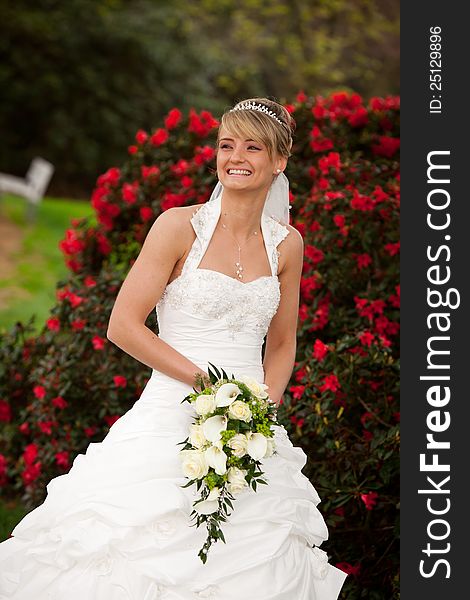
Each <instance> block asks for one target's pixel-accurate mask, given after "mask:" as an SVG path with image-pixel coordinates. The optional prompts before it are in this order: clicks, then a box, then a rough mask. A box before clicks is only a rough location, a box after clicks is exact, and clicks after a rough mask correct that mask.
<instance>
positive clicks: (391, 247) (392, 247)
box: [384, 242, 400, 256]
mask: <svg viewBox="0 0 470 600" xmlns="http://www.w3.org/2000/svg"><path fill="white" fill-rule="evenodd" d="M384 248H385V250H386V251H387V252H388V254H390V256H395V254H398V252H400V242H395V243H391V244H385V246H384Z"/></svg>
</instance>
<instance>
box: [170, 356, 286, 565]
mask: <svg viewBox="0 0 470 600" xmlns="http://www.w3.org/2000/svg"><path fill="white" fill-rule="evenodd" d="M208 364H209V365H210V367H213V369H214V371H212V370H211V368H210V367H209V369H208V374H209V380H210V385H206V384H207V383H208V382H205V381H204V380H202V379H201V378H199V381H198V384H200V387H201V391H200V392H196V390H195V393H191V394H188V395H187V396H186V397H185V398H184V399H183V400H182V402H190V403H191V404H192V405H193V406H194V408H195V411H196V413H197V416H196V417H195V420H194V422H193V423H192V424H191V426H190V431H189V436H188V437H187V438H186V439H185V440H184V441H182V442H179V444H183V445H184V446H183V449H182V450H180V458H181V460H182V470H183V473H184V476H185V477H187V478H188V479H189V480H190V481H189V482H188V483H186V484H185V485H183V486H182V487H188V486H190V485H192V484H196V486H197V491H198V492H200V494H199V498H198V499H197V500H196V501H195V502H194V503H193V511H192V512H191V517H192V519H194V520H195V523H193V525H196V526H197V527H199V526H200V525H201V524H202V523H205V524H206V527H207V539H206V542H205V543H204V545H203V547H202V548H201V549H200V551H199V553H198V556H199V558H200V559H201V560H202V562H203V563H205V562H206V560H207V553H208V551H209V548H210V546H211V544H212V543H213V542H216V541H217V540H219V539H220V540H222V541H223V542H224V543H225V539H224V535H223V533H222V530H221V527H220V525H221V523H222V522H223V521H226V520H227V516H230V513H229V512H228V511H229V509H232V510H233V504H232V501H233V500H235V496H237V495H238V494H241V493H243V492H245V491H246V490H247V489H248V488H249V487H250V486H251V487H252V488H253V490H254V491H255V492H256V488H257V485H258V484H267V482H266V481H265V480H264V479H263V477H262V475H263V474H264V472H263V471H262V470H261V468H260V466H261V463H260V459H262V458H267V457H269V456H272V455H273V454H274V453H275V451H276V450H275V444H274V439H273V436H274V431H273V429H272V426H273V425H278V422H277V414H276V406H275V404H274V403H273V402H272V401H271V400H270V398H269V396H268V394H267V392H266V389H267V387H268V386H267V385H265V384H264V383H259V382H258V381H256V379H253V378H252V377H247V376H241V377H239V378H238V379H235V378H234V376H233V374H232V377H231V378H229V377H228V375H227V373H226V372H225V371H224V370H223V369H221V370H220V371H219V369H217V367H215V366H214V365H213V364H212V363H208ZM193 389H195V388H193ZM179 444H178V445H179Z"/></svg>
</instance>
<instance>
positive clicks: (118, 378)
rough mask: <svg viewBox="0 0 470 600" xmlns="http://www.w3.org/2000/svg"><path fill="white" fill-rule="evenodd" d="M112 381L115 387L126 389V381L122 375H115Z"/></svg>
mask: <svg viewBox="0 0 470 600" xmlns="http://www.w3.org/2000/svg"><path fill="white" fill-rule="evenodd" d="M113 381H114V385H115V386H116V387H126V385H127V379H126V378H125V377H123V376H122V375H115V376H114V377H113Z"/></svg>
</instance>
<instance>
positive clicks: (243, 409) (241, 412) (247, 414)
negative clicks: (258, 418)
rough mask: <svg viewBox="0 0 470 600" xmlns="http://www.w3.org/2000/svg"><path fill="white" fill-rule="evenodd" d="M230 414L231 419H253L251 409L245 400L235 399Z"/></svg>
mask: <svg viewBox="0 0 470 600" xmlns="http://www.w3.org/2000/svg"><path fill="white" fill-rule="evenodd" d="M228 416H229V417H230V418H231V419H238V420H239V421H246V422H248V421H249V420H250V419H251V410H250V407H249V406H248V404H246V402H243V400H235V402H232V404H231V405H230V406H229V409H228Z"/></svg>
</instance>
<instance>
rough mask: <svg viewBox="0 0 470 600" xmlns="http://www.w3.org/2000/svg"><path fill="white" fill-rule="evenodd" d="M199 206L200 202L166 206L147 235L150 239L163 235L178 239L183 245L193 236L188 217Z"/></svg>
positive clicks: (189, 217)
mask: <svg viewBox="0 0 470 600" xmlns="http://www.w3.org/2000/svg"><path fill="white" fill-rule="evenodd" d="M201 206H202V205H201V204H195V205H192V206H174V207H171V208H168V209H167V210H165V211H163V212H162V213H160V214H159V215H158V217H157V218H156V219H155V221H154V222H153V224H152V226H151V228H150V230H149V232H148V234H147V237H149V238H150V239H152V238H155V237H161V236H165V237H167V238H171V239H173V240H175V241H176V240H179V243H180V245H181V247H184V246H185V245H186V242H187V241H188V240H190V239H191V238H193V237H194V230H193V228H192V225H191V222H190V219H191V217H192V215H193V214H194V213H195V212H196V211H197V210H198V209H199V208H200V207H201Z"/></svg>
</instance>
